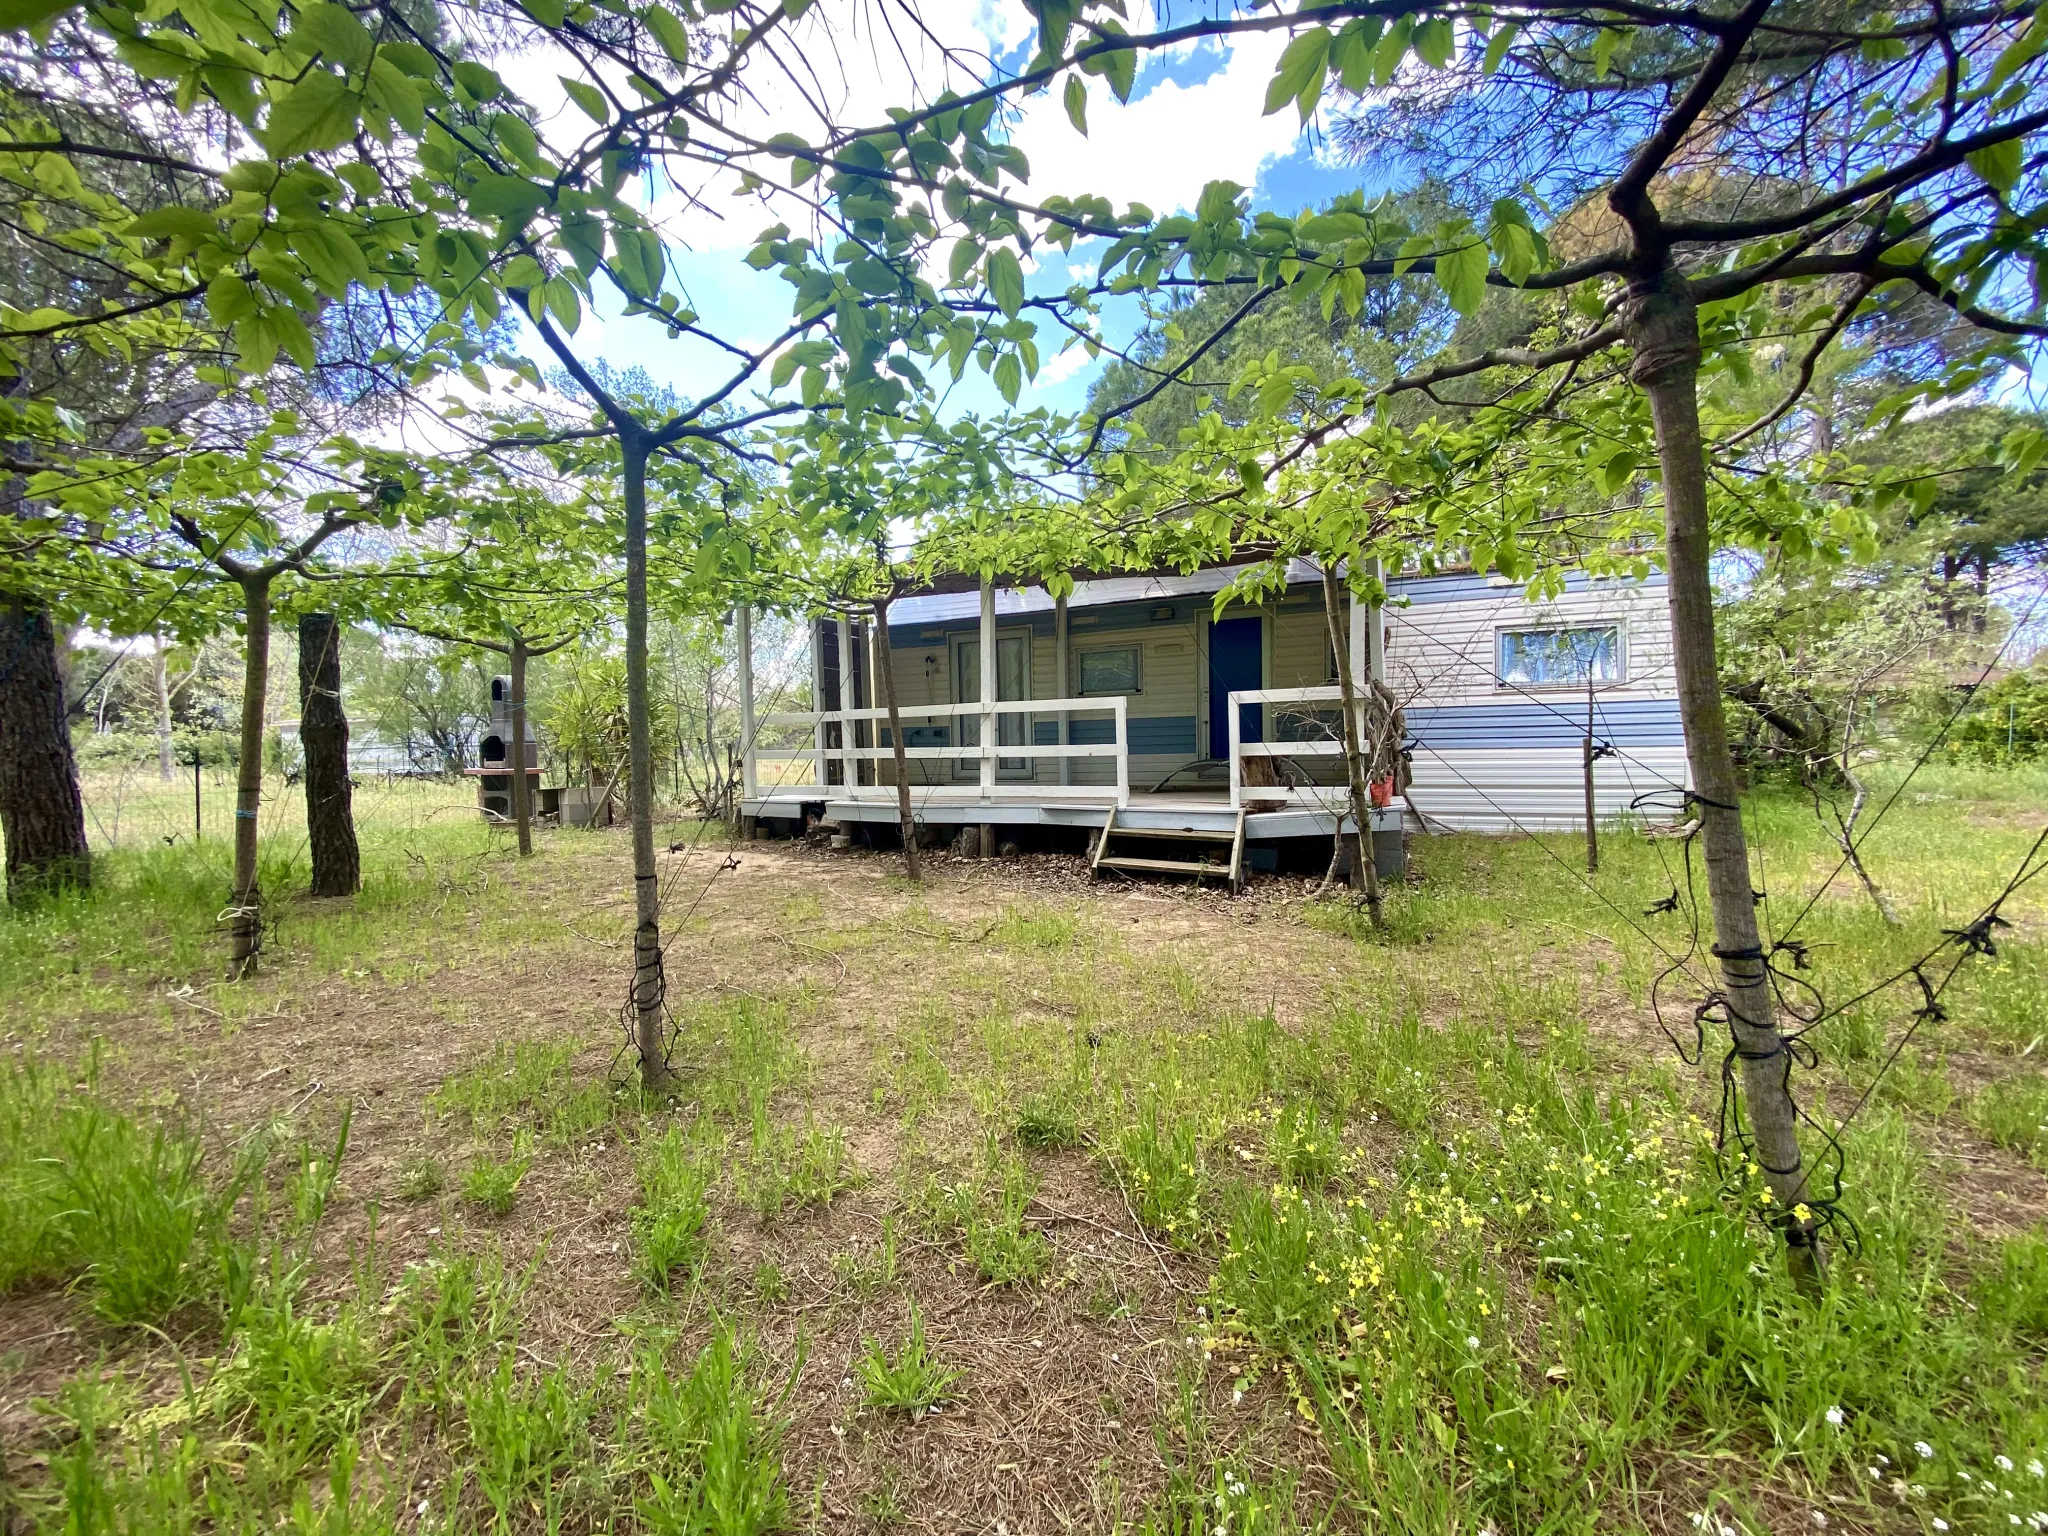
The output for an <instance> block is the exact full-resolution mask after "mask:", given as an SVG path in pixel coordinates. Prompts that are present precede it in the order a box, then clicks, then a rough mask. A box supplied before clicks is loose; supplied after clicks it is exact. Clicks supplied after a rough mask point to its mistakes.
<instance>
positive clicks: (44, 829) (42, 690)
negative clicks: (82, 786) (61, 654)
mask: <svg viewBox="0 0 2048 1536" xmlns="http://www.w3.org/2000/svg"><path fill="white" fill-rule="evenodd" d="M0 613H4V622H5V626H6V628H5V631H4V632H0V634H4V637H0V834H4V835H5V837H6V839H7V899H8V900H9V901H15V902H20V901H28V900H31V899H33V898H34V897H35V896H37V895H38V894H40V893H42V892H46V891H52V890H58V889H62V888H64V887H67V886H78V887H83V886H88V885H90V884H91V883H92V849H91V847H90V846H89V845H88V844H87V842H86V840H85V801H84V798H83V797H82V796H81V795H80V794H79V790H78V763H77V760H76V759H75V758H73V756H72V755H71V726H70V720H69V717H68V715H67V713H66V711H65V705H64V674H63V671H62V669H61V667H60V666H59V665H58V660H57V632H56V630H54V629H53V628H51V626H50V616H49V615H48V614H47V613H45V612H44V611H43V610H42V609H40V608H37V607H34V606H32V605H30V604H29V603H28V602H27V601H25V600H24V599H22V598H20V597H15V598H12V599H9V600H7V602H6V606H5V608H4V610H0Z"/></svg>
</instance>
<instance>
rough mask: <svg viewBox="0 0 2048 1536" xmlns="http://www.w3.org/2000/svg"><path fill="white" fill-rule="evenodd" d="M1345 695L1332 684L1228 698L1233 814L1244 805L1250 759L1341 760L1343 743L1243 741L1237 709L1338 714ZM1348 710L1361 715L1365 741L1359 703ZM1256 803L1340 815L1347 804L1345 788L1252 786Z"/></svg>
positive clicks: (1361, 724) (1362, 737) (1241, 718)
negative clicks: (1287, 707) (1322, 708)
mask: <svg viewBox="0 0 2048 1536" xmlns="http://www.w3.org/2000/svg"><path fill="white" fill-rule="evenodd" d="M1343 698H1344V690H1343V689H1342V688H1339V687H1338V686H1336V685H1335V684H1334V683H1326V684H1324V685H1323V686H1322V687H1320V688H1248V689H1245V690H1244V691H1242V692H1239V693H1233V694H1232V695H1231V696H1230V808H1231V809H1232V810H1233V811H1234V810H1236V809H1237V808H1238V807H1239V806H1240V805H1242V804H1243V803H1244V798H1245V782H1244V760H1245V759H1246V758H1248V757H1340V758H1341V757H1342V756H1343V755H1344V742H1343V739H1342V737H1341V735H1340V736H1339V738H1338V739H1337V740H1334V741H1246V740H1245V739H1244V715H1243V713H1242V711H1241V708H1240V706H1242V705H1246V704H1258V705H1262V706H1263V705H1267V704H1336V705H1338V707H1339V708H1340V709H1341V708H1342V701H1343ZM1352 707H1353V708H1354V709H1357V710H1358V711H1359V727H1360V729H1359V741H1360V742H1361V743H1363V742H1364V740H1365V731H1364V724H1365V711H1364V704H1363V701H1362V700H1358V699H1354V700H1353V701H1352ZM1251 796H1252V798H1253V799H1255V800H1280V801H1284V802H1285V803H1287V804H1288V805H1308V806H1315V807H1317V808H1318V809H1321V810H1339V809H1342V808H1344V807H1345V805H1346V802H1347V801H1348V800H1349V799H1350V789H1349V786H1348V784H1342V783H1340V784H1303V785H1292V784H1270V785H1269V784H1255V785H1253V786H1251Z"/></svg>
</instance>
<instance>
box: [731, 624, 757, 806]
mask: <svg viewBox="0 0 2048 1536" xmlns="http://www.w3.org/2000/svg"><path fill="white" fill-rule="evenodd" d="M733 647H734V649H735V650H737V651H738V652H739V666H740V795H741V798H743V799H747V800H754V799H758V798H759V797H760V793H761V780H760V774H759V772H758V771H757V770H756V769H755V767H754V615H753V613H752V611H751V610H750V609H749V608H748V607H747V605H746V604H745V603H741V604H740V605H739V607H738V608H736V609H734V610H733Z"/></svg>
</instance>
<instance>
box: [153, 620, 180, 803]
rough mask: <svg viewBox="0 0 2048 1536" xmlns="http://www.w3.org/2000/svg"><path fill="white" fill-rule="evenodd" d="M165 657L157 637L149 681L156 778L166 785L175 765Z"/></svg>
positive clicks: (169, 686)
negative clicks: (152, 694)
mask: <svg viewBox="0 0 2048 1536" xmlns="http://www.w3.org/2000/svg"><path fill="white" fill-rule="evenodd" d="M166 655H167V652H166V650H165V647H164V641H163V636H161V635H158V636H157V637H156V648H155V649H154V650H153V651H152V652H151V653H150V668H149V680H150V682H151V683H153V684H154V685H155V687H156V768H157V777H158V778H160V779H162V780H163V781H164V782H165V783H166V784H168V783H170V782H171V779H172V777H173V775H174V774H175V773H176V771H177V764H176V761H175V753H174V750H173V746H172V738H171V669H170V663H169V662H168V661H167V660H166Z"/></svg>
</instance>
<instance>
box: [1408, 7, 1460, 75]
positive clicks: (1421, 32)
mask: <svg viewBox="0 0 2048 1536" xmlns="http://www.w3.org/2000/svg"><path fill="white" fill-rule="evenodd" d="M1453 41H1454V39H1453V37H1452V35H1451V24H1450V23H1449V22H1448V21H1445V20H1444V19H1443V17H1441V16H1432V17H1430V18H1429V20H1427V21H1425V22H1424V23H1423V24H1422V25H1421V26H1419V27H1417V28H1416V29H1415V56H1416V57H1417V58H1419V59H1421V60H1422V62H1423V63H1425V64H1427V65H1428V66H1429V67H1430V68H1431V69H1442V68H1443V67H1444V66H1445V65H1446V64H1448V63H1450V62H1451V45H1452V43H1453Z"/></svg>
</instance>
